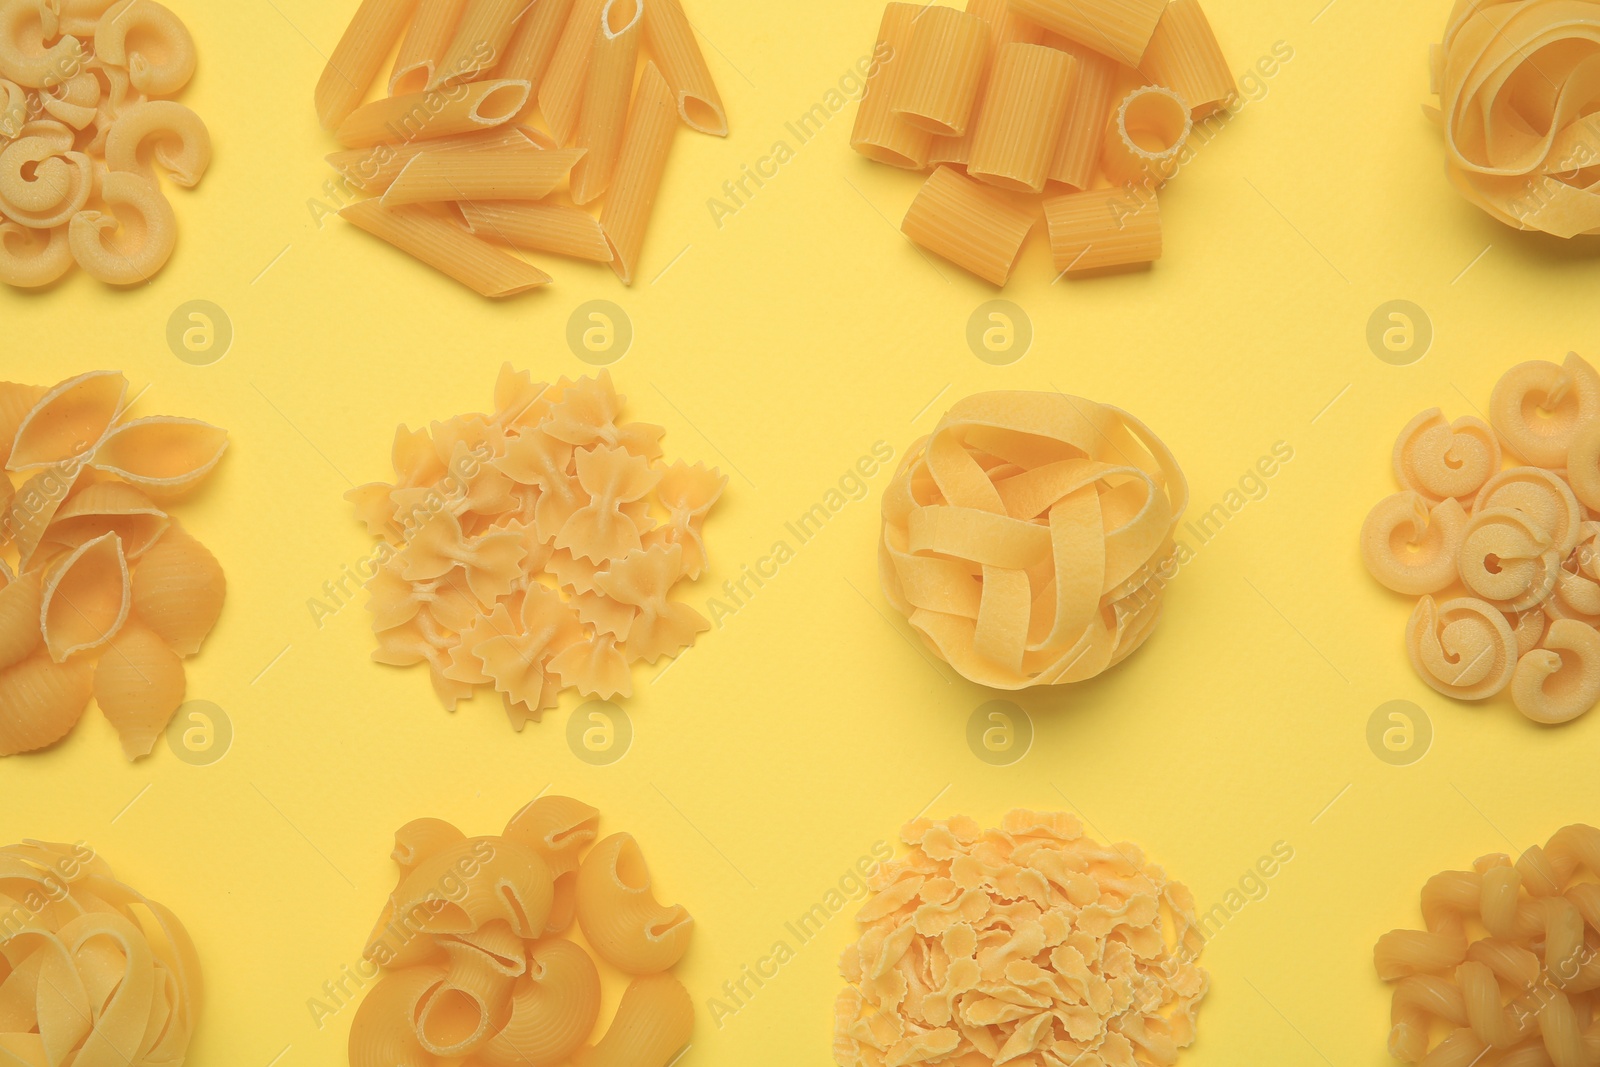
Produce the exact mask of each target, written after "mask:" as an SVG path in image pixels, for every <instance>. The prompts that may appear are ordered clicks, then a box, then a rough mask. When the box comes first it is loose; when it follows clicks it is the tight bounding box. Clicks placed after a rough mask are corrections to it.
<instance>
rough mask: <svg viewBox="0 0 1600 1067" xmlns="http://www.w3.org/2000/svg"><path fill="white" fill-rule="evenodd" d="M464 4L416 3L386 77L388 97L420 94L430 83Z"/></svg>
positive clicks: (461, 0) (443, 0) (452, 0)
mask: <svg viewBox="0 0 1600 1067" xmlns="http://www.w3.org/2000/svg"><path fill="white" fill-rule="evenodd" d="M466 5H467V0H420V2H419V3H418V4H417V11H416V15H415V16H414V17H413V18H412V20H411V25H410V26H408V27H407V28H406V31H405V37H404V38H403V39H402V40H401V41H400V51H399V54H398V55H396V56H395V61H394V69H393V70H392V71H391V72H390V74H389V95H390V96H405V95H407V94H410V93H420V92H422V91H423V90H425V89H427V88H428V87H429V86H430V85H432V84H433V79H434V75H435V74H436V73H438V72H440V71H441V70H443V69H444V63H443V59H444V53H445V49H447V48H449V47H450V42H451V40H452V39H453V38H454V37H455V33H456V27H457V25H459V24H460V22H461V12H462V10H463V9H465V7H466ZM358 102H359V101H358ZM352 110H354V109H352Z"/></svg>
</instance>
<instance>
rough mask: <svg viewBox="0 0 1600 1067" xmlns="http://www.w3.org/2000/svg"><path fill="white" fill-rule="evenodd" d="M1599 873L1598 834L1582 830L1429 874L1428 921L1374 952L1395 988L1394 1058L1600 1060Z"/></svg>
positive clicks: (1578, 1064)
mask: <svg viewBox="0 0 1600 1067" xmlns="http://www.w3.org/2000/svg"><path fill="white" fill-rule="evenodd" d="M1597 876H1600V830H1597V829H1595V828H1594V827H1592V826H1583V825H1575V826H1568V827H1566V828H1565V829H1562V830H1559V831H1557V832H1556V834H1555V836H1553V837H1551V838H1550V840H1549V842H1548V843H1547V844H1545V845H1544V846H1543V847H1540V846H1537V845H1535V846H1534V847H1532V848H1530V849H1528V851H1526V852H1524V853H1523V854H1522V856H1521V857H1520V858H1519V859H1516V860H1513V859H1512V857H1510V856H1508V855H1504V854H1498V853H1497V854H1493V855H1488V856H1484V857H1482V858H1481V859H1479V860H1477V861H1476V862H1475V863H1474V864H1473V865H1472V869H1471V870H1467V871H1445V872H1444V873H1442V874H1439V875H1436V876H1435V877H1433V878H1430V879H1429V880H1428V883H1427V884H1426V885H1425V886H1424V887H1423V889H1422V918H1423V922H1424V924H1425V928H1424V929H1421V930H1395V931H1393V932H1391V933H1387V934H1384V935H1383V937H1381V938H1380V939H1379V940H1378V944H1377V947H1376V948H1375V949H1374V951H1373V962H1374V964H1375V966H1376V968H1377V971H1378V977H1379V978H1381V979H1383V980H1384V981H1385V982H1388V983H1390V984H1391V985H1392V986H1393V987H1394V996H1393V1007H1392V1013H1391V1017H1390V1019H1391V1026H1390V1030H1389V1042H1388V1045H1389V1054H1390V1055H1391V1056H1393V1057H1394V1058H1395V1059H1397V1060H1399V1061H1400V1062H1402V1063H1427V1064H1440V1065H1455V1064H1461V1065H1463V1067H1465V1065H1467V1064H1472V1063H1479V1062H1485V1063H1497V1064H1507V1065H1516V1067H1522V1065H1527V1067H1534V1065H1558V1067H1583V1065H1585V1064H1589V1063H1592V1062H1594V1060H1595V1053H1596V1049H1597V1041H1596V1038H1597V1037H1600V1034H1597V1032H1596V1030H1595V1027H1594V1025H1593V1023H1592V1019H1593V1016H1594V1014H1595V1010H1596V1008H1597V1007H1600V1004H1597V1003H1596V990H1600V952H1597V951H1596V948H1595V945H1596V938H1597V935H1600V885H1597V884H1595V881H1594V879H1595V878H1596V877H1597ZM1491 1057H1493V1058H1491Z"/></svg>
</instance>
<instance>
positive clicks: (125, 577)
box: [0, 371, 228, 760]
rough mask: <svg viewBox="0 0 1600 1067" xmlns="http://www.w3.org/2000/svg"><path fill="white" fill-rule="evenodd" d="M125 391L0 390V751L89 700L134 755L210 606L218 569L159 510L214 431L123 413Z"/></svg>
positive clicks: (223, 443)
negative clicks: (4, 472)
mask: <svg viewBox="0 0 1600 1067" xmlns="http://www.w3.org/2000/svg"><path fill="white" fill-rule="evenodd" d="M127 393H128V381H127V379H126V378H124V377H123V376H122V375H121V374H120V373H118V372H116V371H91V372H90V373H88V374H83V375H80V376H78V377H76V378H69V379H68V380H67V381H64V382H62V383H60V384H59V385H57V386H55V387H53V388H48V389H47V388H44V387H42V386H32V385H18V384H16V383H14V382H0V467H3V469H4V470H5V471H7V472H9V473H8V474H6V475H4V476H0V756H13V755H16V754H18V753H23V752H34V751H37V750H39V749H43V748H48V747H50V746H51V745H54V744H55V743H56V742H58V741H60V740H61V739H62V738H64V737H66V736H67V735H68V734H69V733H71V732H72V729H73V727H75V726H76V725H77V724H78V720H79V719H80V718H82V716H83V712H84V709H85V708H87V707H88V704H89V700H90V699H91V698H93V699H94V700H95V702H96V703H97V704H99V706H100V710H101V711H102V712H104V713H105V716H106V718H107V719H108V720H109V721H110V722H111V725H112V726H114V727H115V728H116V730H117V734H118V735H119V736H120V737H121V739H122V750H123V753H124V754H125V755H126V756H127V757H128V759H130V760H137V759H140V758H142V757H144V756H148V755H149V754H150V751H151V749H152V748H154V747H155V743H156V739H157V738H159V737H160V736H161V733H162V731H163V730H165V729H166V726H167V723H168V722H170V721H171V719H172V716H173V714H174V713H175V712H176V711H177V710H178V707H179V705H181V704H182V703H183V697H184V687H185V682H184V667H183V661H184V659H186V658H187V657H189V656H193V655H195V654H196V653H197V652H199V651H200V646H201V645H202V644H204V643H205V640H206V637H207V636H208V635H209V634H210V633H211V628H212V627H213V626H214V625H215V624H216V621H217V618H218V616H219V615H221V613H222V601H223V597H224V594H225V587H226V582H225V580H224V578H223V575H222V567H221V566H220V565H219V564H218V563H217V561H216V559H215V557H213V556H212V555H211V553H210V552H208V551H206V548H205V546H204V545H202V544H201V543H200V542H199V541H197V540H195V539H194V538H193V537H192V536H190V535H189V533H188V532H187V531H186V530H184V529H183V527H182V526H180V525H179V524H178V521H177V519H175V518H173V517H172V515H171V514H170V513H169V509H170V508H171V506H172V504H173V503H175V502H177V501H180V500H182V499H183V498H184V497H185V496H187V495H188V494H189V493H191V492H193V491H194V490H195V489H196V488H197V487H198V486H199V485H200V484H201V483H202V482H203V481H204V480H205V479H206V477H207V476H208V475H209V474H210V473H211V472H212V471H213V470H214V469H215V468H216V466H217V464H218V463H219V462H221V460H222V454H223V452H225V451H226V450H227V447H228V434H227V432H226V431H225V430H220V429H218V428H216V427H215V426H208V425H207V424H205V423H203V422H200V421H198V420H195V419H182V418H175V417H172V416H166V415H152V416H146V417H143V418H132V417H130V416H129V414H128V396H127ZM13 477H14V478H15V479H16V481H15V482H14V481H13Z"/></svg>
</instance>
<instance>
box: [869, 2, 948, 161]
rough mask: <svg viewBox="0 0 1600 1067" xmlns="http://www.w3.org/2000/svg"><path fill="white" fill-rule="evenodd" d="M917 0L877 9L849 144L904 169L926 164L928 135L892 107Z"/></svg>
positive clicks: (906, 66)
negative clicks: (875, 33) (879, 11)
mask: <svg viewBox="0 0 1600 1067" xmlns="http://www.w3.org/2000/svg"><path fill="white" fill-rule="evenodd" d="M922 10H923V6H922V5H921V4H902V3H891V4H889V5H887V6H886V7H885V8H884V9H883V24H882V25H881V26H880V27H879V29H878V40H877V43H876V45H875V46H874V47H873V50H872V56H873V58H872V66H871V68H870V70H869V73H868V75H867V85H866V91H865V93H864V95H863V96H862V98H861V107H860V109H859V110H858V111H857V112H856V124H855V128H854V130H853V131H852V132H851V134H850V147H851V148H853V149H855V150H856V151H857V152H860V153H861V154H862V155H864V156H866V157H867V158H868V159H872V160H876V161H877V162H879V163H887V164H889V165H890V166H892V167H903V168H905V169H908V170H921V169H923V168H924V167H926V166H927V165H928V153H929V151H930V150H931V148H932V142H933V135H932V134H930V133H929V132H928V131H927V130H924V129H920V128H919V127H916V126H913V125H912V124H911V123H909V122H907V121H906V120H905V119H904V118H903V117H902V116H900V115H899V114H897V113H896V112H895V111H894V101H895V82H896V81H897V80H898V79H900V78H902V77H905V76H907V75H906V71H908V70H909V69H910V67H909V63H908V62H907V59H906V54H907V52H908V51H909V49H910V47H911V34H912V27H913V25H914V24H915V22H916V19H917V16H918V15H919V14H921V12H922Z"/></svg>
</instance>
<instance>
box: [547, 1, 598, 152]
mask: <svg viewBox="0 0 1600 1067" xmlns="http://www.w3.org/2000/svg"><path fill="white" fill-rule="evenodd" d="M606 3H607V0H576V2H575V3H574V4H573V5H572V12H571V14H570V15H569V16H568V18H567V24H566V26H565V27H564V28H563V29H562V31H561V39H560V41H559V42H558V43H557V44H556V50H555V54H554V55H553V56H551V57H550V65H549V66H548V67H546V68H545V74H544V81H543V82H541V83H540V85H539V111H540V113H541V114H543V115H544V121H545V123H546V124H547V125H548V126H549V127H550V132H551V133H553V134H555V137H556V141H557V143H559V144H570V143H572V135H573V133H574V132H575V131H576V130H577V128H578V112H579V109H580V107H581V106H582V104H583V90H584V86H585V85H586V84H587V78H586V74H585V72H586V71H587V70H588V69H589V56H590V55H591V54H592V52H593V51H594V42H595V37H596V35H597V34H598V33H599V30H600V13H601V12H602V11H603V10H604V9H605V6H606Z"/></svg>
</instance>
